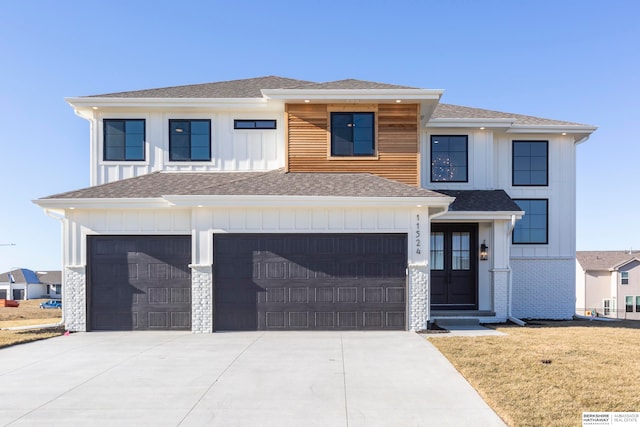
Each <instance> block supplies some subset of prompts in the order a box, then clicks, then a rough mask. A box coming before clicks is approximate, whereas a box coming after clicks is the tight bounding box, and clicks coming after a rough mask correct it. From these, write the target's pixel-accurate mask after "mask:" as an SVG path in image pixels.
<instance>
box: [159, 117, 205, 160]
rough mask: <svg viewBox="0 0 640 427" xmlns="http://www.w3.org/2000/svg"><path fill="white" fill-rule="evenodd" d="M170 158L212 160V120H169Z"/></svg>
mask: <svg viewBox="0 0 640 427" xmlns="http://www.w3.org/2000/svg"><path fill="white" fill-rule="evenodd" d="M169 160H171V161H174V162H186V161H208V160H211V120H182V119H180V120H169Z"/></svg>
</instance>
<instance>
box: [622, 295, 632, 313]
mask: <svg viewBox="0 0 640 427" xmlns="http://www.w3.org/2000/svg"><path fill="white" fill-rule="evenodd" d="M624 311H625V313H633V296H626V297H624Z"/></svg>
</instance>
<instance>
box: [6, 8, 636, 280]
mask: <svg viewBox="0 0 640 427" xmlns="http://www.w3.org/2000/svg"><path fill="white" fill-rule="evenodd" d="M149 5H153V6H152V7H150V6H149ZM639 22H640V2H637V1H635V0H627V1H622V0H610V1H607V2H604V1H593V0H587V1H577V0H576V1H558V0H554V1H548V0H536V1H530V2H520V1H507V0H501V1H498V0H496V1H472V0H468V1H442V0H415V1H412V0H395V1H371V0H370V1H367V2H364V1H349V0H341V1H335V0H322V1H300V0H297V1H290V0H272V1H258V0H256V1H249V0H234V1H226V2H222V1H213V0H212V1H188V0H185V1H182V2H175V1H171V2H170V1H162V0H160V1H159V0H155V1H154V2H152V3H150V2H144V1H133V0H129V1H121V0H116V1H110V2H100V3H98V2H87V1H75V0H67V1H59V2H54V1H29V0H4V1H2V2H0V85H1V86H0V87H1V91H0V160H1V161H2V167H1V168H0V183H1V187H0V194H1V196H2V197H1V200H2V207H0V244H6V243H15V246H0V271H6V270H8V269H9V268H13V267H26V268H31V269H34V270H44V269H59V268H60V224H59V222H58V221H56V220H54V219H51V218H49V217H46V216H45V215H44V213H43V212H42V210H41V209H40V208H38V207H37V206H36V205H34V204H33V203H32V202H31V200H33V199H36V198H39V197H43V196H47V195H51V194H54V193H58V192H62V191H67V190H71V189H76V188H82V187H86V186H87V185H88V183H89V162H88V160H89V126H88V122H86V121H85V120H83V119H81V118H79V117H77V116H75V114H74V113H73V110H72V109H71V108H70V107H69V106H68V105H67V104H66V102H65V101H64V97H69V96H83V95H92V94H100V93H109V92H119V91H126V90H136V89H145V88H154V87H164V86H173V85H184V84H194V83H205V82H213V81H221V80H232V79H239V78H248V77H257V76H264V75H280V76H285V77H291V78H297V79H302V80H313V81H330V80H339V79H344V78H357V79H362V80H372V81H379V82H385V83H393V84H400V85H407V86H416V87H422V88H430V89H445V90H446V92H445V94H444V96H443V99H442V101H443V102H446V103H452V104H461V105H466V106H471V107H480V108H487V109H493V110H499V111H507V112H513V113H520V114H529V115H534V116H540V117H549V118H554V119H560V120H567V121H575V122H579V123H585V124H593V125H597V126H599V130H598V131H597V132H596V133H595V134H593V136H592V137H591V139H590V140H588V141H587V142H586V143H584V144H582V145H580V146H579V147H578V184H577V190H578V195H577V197H578V200H577V206H578V222H577V226H578V232H577V236H578V237H577V239H578V241H577V244H578V250H597V249H603V250H611V249H628V248H631V247H634V248H636V249H640V231H638V228H637V227H636V217H637V214H636V212H637V210H638V208H639V207H640V205H639V204H640V201H639V200H640V198H639V197H637V196H636V195H635V190H634V188H635V183H636V182H637V181H638V169H639V166H638V159H640V144H639V143H638V134H639V133H638V125H640V108H639V106H638V100H639V99H640V72H639V71H638V69H639V68H640V50H639V48H638V46H639V45H640V24H639Z"/></svg>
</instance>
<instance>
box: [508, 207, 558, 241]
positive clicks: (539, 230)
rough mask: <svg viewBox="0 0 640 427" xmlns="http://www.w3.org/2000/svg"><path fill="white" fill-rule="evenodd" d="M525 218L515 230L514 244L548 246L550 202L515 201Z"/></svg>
mask: <svg viewBox="0 0 640 427" xmlns="http://www.w3.org/2000/svg"><path fill="white" fill-rule="evenodd" d="M514 202H516V204H517V205H518V206H520V209H522V210H523V211H524V216H523V217H522V218H521V219H520V221H518V222H517V223H516V226H515V228H514V229H513V243H514V244H547V243H548V238H549V233H548V228H549V201H548V200H546V199H514Z"/></svg>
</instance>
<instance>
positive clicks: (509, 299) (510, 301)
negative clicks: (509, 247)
mask: <svg viewBox="0 0 640 427" xmlns="http://www.w3.org/2000/svg"><path fill="white" fill-rule="evenodd" d="M515 226H516V216H515V215H511V224H510V225H509V231H508V233H507V235H508V236H511V233H512V232H513V229H514V228H515ZM509 240H511V237H509ZM508 243H509V244H511V242H510V241H509V242H508ZM509 260H511V256H509ZM507 268H508V269H509V279H508V280H507V289H508V294H509V295H508V297H507V319H509V320H510V321H512V322H513V323H515V324H516V325H520V326H526V322H525V321H523V320H521V319H518V318H517V317H514V316H513V315H512V314H511V306H512V305H513V271H512V270H511V262H510V261H509V262H507Z"/></svg>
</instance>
